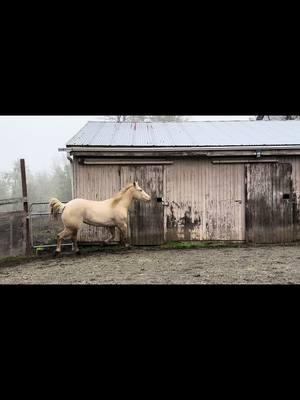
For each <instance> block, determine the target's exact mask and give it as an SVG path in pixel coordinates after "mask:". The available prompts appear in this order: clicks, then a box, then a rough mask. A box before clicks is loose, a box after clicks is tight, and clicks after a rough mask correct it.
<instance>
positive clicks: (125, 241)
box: [118, 223, 129, 247]
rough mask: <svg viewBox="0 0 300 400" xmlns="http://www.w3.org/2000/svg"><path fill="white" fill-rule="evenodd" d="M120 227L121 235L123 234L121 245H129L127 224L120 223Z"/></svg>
mask: <svg viewBox="0 0 300 400" xmlns="http://www.w3.org/2000/svg"><path fill="white" fill-rule="evenodd" d="M118 228H119V231H120V233H121V235H120V236H121V238H120V242H121V245H122V246H125V247H129V244H128V228H127V224H126V223H123V224H120V225H118Z"/></svg>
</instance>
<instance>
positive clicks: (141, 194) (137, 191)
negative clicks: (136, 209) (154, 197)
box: [133, 182, 151, 201]
mask: <svg viewBox="0 0 300 400" xmlns="http://www.w3.org/2000/svg"><path fill="white" fill-rule="evenodd" d="M133 188H134V192H133V198H134V199H135V200H141V201H150V200H151V197H150V196H149V195H148V194H147V193H146V192H145V191H144V190H143V189H142V188H141V187H140V186H139V184H138V182H134V184H133Z"/></svg>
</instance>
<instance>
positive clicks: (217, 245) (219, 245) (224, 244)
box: [160, 241, 244, 249]
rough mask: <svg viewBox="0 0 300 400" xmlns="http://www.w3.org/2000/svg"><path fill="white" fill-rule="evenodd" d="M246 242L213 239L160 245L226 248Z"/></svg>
mask: <svg viewBox="0 0 300 400" xmlns="http://www.w3.org/2000/svg"><path fill="white" fill-rule="evenodd" d="M243 245H244V243H241V242H228V241H226V242H225V241H213V242H205V241H203V242H202V241H201V242H198V241H197V242H167V243H165V244H162V245H161V246H160V248H161V249H209V248H224V247H241V246H243Z"/></svg>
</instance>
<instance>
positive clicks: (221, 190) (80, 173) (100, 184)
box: [73, 156, 300, 242]
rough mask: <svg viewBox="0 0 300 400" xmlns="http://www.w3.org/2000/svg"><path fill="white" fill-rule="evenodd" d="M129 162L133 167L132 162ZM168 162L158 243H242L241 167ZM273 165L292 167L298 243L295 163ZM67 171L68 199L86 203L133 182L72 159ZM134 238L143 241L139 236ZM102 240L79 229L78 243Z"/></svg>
mask: <svg viewBox="0 0 300 400" xmlns="http://www.w3.org/2000/svg"><path fill="white" fill-rule="evenodd" d="M131 160H132V162H133V163H134V158H132V159H131ZM170 160H171V161H172V162H173V164H172V165H163V166H161V168H163V171H164V172H163V183H162V185H163V190H162V194H161V195H162V197H163V200H164V203H165V204H166V206H162V207H163V214H164V215H163V220H164V239H165V240H238V241H244V240H246V226H245V219H246V181H245V177H246V173H245V168H246V166H245V164H244V163H241V164H228V165H227V164H225V165H217V164H215V165H214V164H212V162H211V160H209V159H199V158H198V159H195V158H191V159H186V158H182V159H180V160H179V159H176V158H170ZM139 161H141V159H139ZM278 161H279V162H280V163H290V164H291V165H292V197H293V199H292V202H293V224H294V228H293V232H294V233H293V235H294V237H293V240H300V157H298V156H293V157H289V156H286V157H284V158H283V157H278ZM251 165H256V164H251ZM257 165H262V164H257ZM263 165H265V164H263ZM138 167H139V168H146V169H147V168H152V167H153V166H150V165H149V166H148V165H147V166H146V165H145V166H143V167H142V166H138ZM157 167H159V166H158V165H157ZM73 168H74V170H73V171H74V178H73V181H74V197H84V198H88V199H91V200H104V199H106V198H108V197H111V196H112V195H113V194H115V193H116V192H118V190H120V188H121V187H122V186H124V183H125V181H126V183H128V182H127V181H131V180H132V178H133V179H134V178H135V177H137V174H136V171H137V170H136V167H135V166H134V165H133V166H124V165H123V166H120V165H108V166H106V165H79V164H78V159H77V158H76V157H75V159H74V163H73ZM130 171H131V172H130ZM127 178H128V179H127ZM149 179H150V178H149ZM151 185H152V187H153V188H155V190H156V192H155V193H156V194H157V193H160V192H161V187H160V184H158V182H156V178H154V180H153V179H152V183H151ZM266 185H267V183H266ZM144 186H145V185H144ZM146 187H147V183H146ZM257 190H258V191H257V195H259V189H257ZM266 229H269V227H268V226H267V227H266ZM140 235H141V238H143V235H144V233H143V232H140ZM107 236H108V233H107V232H106V230H105V229H101V228H93V227H85V228H84V230H83V232H82V234H81V236H80V239H81V240H82V241H88V242H97V241H103V240H105V239H106V238H107ZM141 240H143V239H141Z"/></svg>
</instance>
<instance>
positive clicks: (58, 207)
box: [49, 198, 66, 219]
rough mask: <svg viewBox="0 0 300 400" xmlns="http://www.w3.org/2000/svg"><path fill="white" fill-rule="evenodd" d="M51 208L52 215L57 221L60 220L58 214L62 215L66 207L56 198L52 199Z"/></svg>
mask: <svg viewBox="0 0 300 400" xmlns="http://www.w3.org/2000/svg"><path fill="white" fill-rule="evenodd" d="M49 206H50V209H51V215H53V217H54V218H55V219H57V218H58V214H59V213H62V212H63V210H64V209H65V207H66V206H65V204H63V203H62V202H61V201H59V200H58V199H55V198H53V199H50V202H49Z"/></svg>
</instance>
